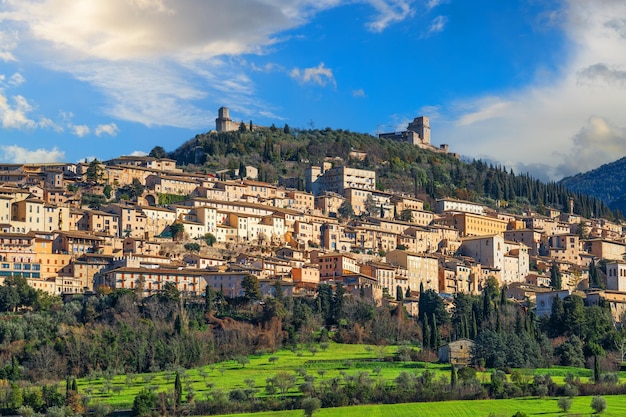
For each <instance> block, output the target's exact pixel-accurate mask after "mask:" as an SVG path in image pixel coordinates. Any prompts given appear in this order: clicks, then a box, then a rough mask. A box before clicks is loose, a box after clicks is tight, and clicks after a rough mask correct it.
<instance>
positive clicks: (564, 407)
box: [558, 397, 572, 413]
mask: <svg viewBox="0 0 626 417" xmlns="http://www.w3.org/2000/svg"><path fill="white" fill-rule="evenodd" d="M558 405H559V408H560V409H561V411H563V412H564V413H567V412H568V411H569V409H570V408H572V399H571V398H568V397H561V398H559V401H558Z"/></svg>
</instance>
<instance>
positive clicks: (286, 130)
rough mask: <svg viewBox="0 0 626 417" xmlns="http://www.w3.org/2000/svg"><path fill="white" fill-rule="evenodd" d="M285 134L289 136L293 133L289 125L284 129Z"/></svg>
mask: <svg viewBox="0 0 626 417" xmlns="http://www.w3.org/2000/svg"><path fill="white" fill-rule="evenodd" d="M283 133H285V134H287V135H288V134H290V133H291V129H289V125H288V124H287V123H285V127H283Z"/></svg>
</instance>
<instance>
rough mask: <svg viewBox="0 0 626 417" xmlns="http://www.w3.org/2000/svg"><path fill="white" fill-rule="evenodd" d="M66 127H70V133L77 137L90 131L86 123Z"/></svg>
mask: <svg viewBox="0 0 626 417" xmlns="http://www.w3.org/2000/svg"><path fill="white" fill-rule="evenodd" d="M68 127H69V128H70V129H71V131H72V133H73V134H74V135H76V136H78V137H79V138H82V137H83V136H87V135H88V134H89V132H90V129H89V126H87V125H70V126H68Z"/></svg>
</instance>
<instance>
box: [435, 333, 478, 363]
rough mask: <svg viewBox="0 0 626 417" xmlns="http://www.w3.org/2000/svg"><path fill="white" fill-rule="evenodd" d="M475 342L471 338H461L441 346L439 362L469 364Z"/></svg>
mask: <svg viewBox="0 0 626 417" xmlns="http://www.w3.org/2000/svg"><path fill="white" fill-rule="evenodd" d="M473 346H474V342H473V341H472V340H470V339H465V338H463V339H459V340H456V341H454V342H450V343H448V344H447V345H445V346H442V347H440V348H439V351H438V354H439V362H444V363H451V364H453V365H469V363H470V361H471V360H472V347H473Z"/></svg>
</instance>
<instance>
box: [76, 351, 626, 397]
mask: <svg viewBox="0 0 626 417" xmlns="http://www.w3.org/2000/svg"><path fill="white" fill-rule="evenodd" d="M397 350H398V348H397V347H396V346H387V347H382V348H381V347H377V346H368V345H346V344H336V343H332V342H331V343H328V347H327V349H325V350H324V349H318V351H317V352H315V353H313V352H311V351H309V350H306V349H302V350H299V351H295V352H294V351H290V350H280V351H278V352H275V353H268V354H263V355H252V356H249V357H248V358H249V363H247V364H245V365H243V366H242V365H241V364H239V363H237V362H236V361H234V360H230V361H225V362H221V363H216V364H212V365H209V366H204V367H201V368H196V369H189V370H186V371H185V374H184V377H183V389H184V394H183V397H185V395H186V394H187V392H188V391H189V390H190V389H191V390H193V393H194V396H195V399H196V400H204V399H206V397H207V394H208V393H209V392H210V391H211V390H213V389H219V390H222V391H224V392H226V393H227V392H228V391H230V390H233V389H236V388H241V389H246V388H249V387H250V386H252V387H253V388H254V389H257V390H258V395H261V396H262V395H264V387H265V385H266V379H267V378H271V377H273V376H274V375H275V374H276V373H277V372H279V371H287V372H290V373H293V372H294V371H298V372H300V373H302V372H306V374H308V375H313V376H314V377H315V379H316V383H319V382H320V381H321V380H324V379H330V378H334V377H337V376H341V375H342V374H343V373H347V374H350V375H353V374H356V373H358V372H364V371H365V372H368V373H369V374H370V377H372V378H375V379H382V380H384V381H393V380H394V379H395V378H396V377H397V376H398V375H399V374H400V373H401V372H403V371H408V372H418V373H419V372H422V371H423V370H424V369H429V370H431V371H433V372H434V373H435V377H436V378H439V377H445V378H449V377H450V368H449V365H445V364H432V363H424V362H391V361H381V360H380V358H382V357H390V356H393V355H394V354H395V353H396V352H397ZM524 372H527V373H534V374H547V373H549V374H551V375H552V376H553V380H554V381H555V382H556V383H558V384H562V383H563V379H564V377H565V375H566V374H567V373H568V372H571V373H573V374H575V375H576V376H579V377H580V379H581V381H582V382H587V380H588V379H589V377H591V371H590V370H588V369H578V368H565V367H554V368H549V369H536V370H526V371H524ZM490 373H491V372H490V371H486V372H479V373H478V374H477V377H478V379H479V380H480V381H483V382H489V381H490V377H489V375H490ZM624 377H625V374H624V373H621V374H620V378H622V379H623V378H624ZM174 378H175V372H174V371H173V370H170V371H163V372H155V373H151V374H136V375H130V376H129V375H117V376H115V377H113V378H111V379H109V380H106V379H105V378H103V377H98V378H81V379H79V380H78V381H77V383H78V390H79V392H80V393H81V394H84V395H88V396H90V397H91V400H92V404H93V403H96V402H104V403H108V404H110V405H112V406H114V407H115V408H130V407H131V406H132V402H133V399H134V398H135V396H136V395H137V393H138V392H139V391H140V390H141V389H143V388H149V389H151V390H153V391H154V392H157V393H158V392H168V391H171V390H172V389H173V387H174ZM302 381H303V377H302V376H299V377H298V380H297V384H296V386H297V385H298V384H300V383H301V382H302ZM290 392H291V393H293V394H296V395H297V394H298V390H297V389H296V388H293V389H292V390H291V391H290Z"/></svg>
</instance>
